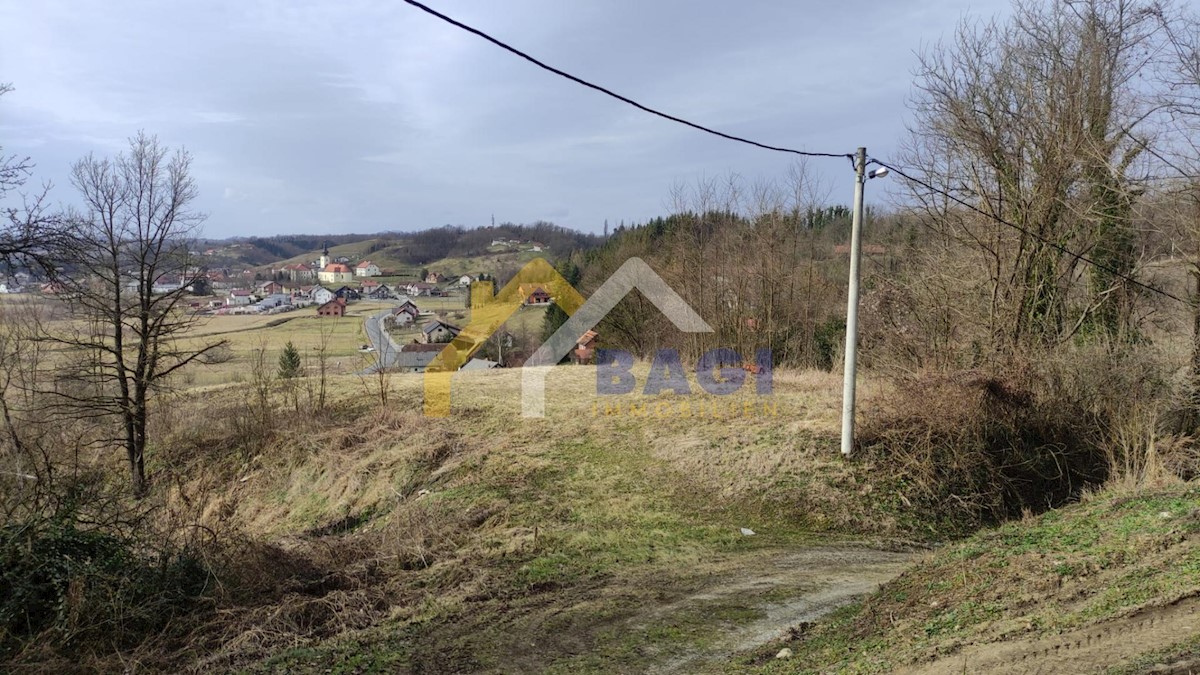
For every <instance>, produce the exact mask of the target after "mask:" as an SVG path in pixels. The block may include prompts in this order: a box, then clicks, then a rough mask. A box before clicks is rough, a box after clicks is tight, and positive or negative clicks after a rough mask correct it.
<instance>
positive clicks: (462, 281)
mask: <svg viewBox="0 0 1200 675" xmlns="http://www.w3.org/2000/svg"><path fill="white" fill-rule="evenodd" d="M458 285H459V286H470V285H471V277H470V275H468V274H464V275H462V276H461V277H459V278H458Z"/></svg>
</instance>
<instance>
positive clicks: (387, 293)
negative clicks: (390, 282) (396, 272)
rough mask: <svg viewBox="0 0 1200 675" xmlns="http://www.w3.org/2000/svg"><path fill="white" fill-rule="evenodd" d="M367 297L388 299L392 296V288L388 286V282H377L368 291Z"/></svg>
mask: <svg viewBox="0 0 1200 675" xmlns="http://www.w3.org/2000/svg"><path fill="white" fill-rule="evenodd" d="M364 290H365V287H364ZM367 297H368V298H370V299H372V300H387V299H388V298H390V297H392V289H390V288H388V286H387V284H376V285H375V286H374V287H373V288H371V290H369V291H367Z"/></svg>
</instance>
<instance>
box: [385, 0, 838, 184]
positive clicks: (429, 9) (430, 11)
mask: <svg viewBox="0 0 1200 675" xmlns="http://www.w3.org/2000/svg"><path fill="white" fill-rule="evenodd" d="M404 2H406V3H408V4H410V5H412V6H413V7H416V8H417V9H419V10H421V11H423V12H425V13H426V14H430V15H432V16H435V17H437V18H439V19H441V20H442V21H445V22H446V23H448V24H450V25H452V26H455V27H458V28H461V29H463V30H465V31H467V32H468V33H472V34H474V35H477V36H479V37H481V38H483V39H484V40H487V41H488V42H490V43H492V44H494V45H496V46H497V47H499V48H501V49H503V50H505V51H507V52H510V53H512V54H515V55H516V56H519V57H521V58H523V59H525V60H526V61H528V62H530V63H532V64H533V65H535V66H537V67H539V68H541V69H542V70H546V71H549V72H551V73H554V74H555V75H558V76H559V77H565V78H566V79H568V80H570V81H572V82H574V83H576V84H581V85H583V86H585V87H587V88H588V89H594V90H596V91H598V92H600V93H602V94H605V95H608V96H611V97H613V98H615V99H617V100H618V101H621V102H622V103H627V104H629V105H631V106H633V107H635V108H637V109H638V110H641V111H642V112H647V113H650V114H651V115H656V116H658V117H661V118H663V119H666V120H670V121H672V122H675V123H677V124H682V125H684V126H688V127H691V128H693V129H697V130H699V131H703V132H704V133H706V134H712V135H713V136H719V137H721V138H724V139H726V140H730V141H736V142H738V143H745V144H746V145H753V146H754V147H756V148H762V149H764V150H773V151H775V152H786V153H790V154H793V155H801V156H803V157H843V158H846V159H849V160H851V161H854V155H853V154H852V153H848V152H807V151H805V150H795V149H793V148H784V147H780V146H776V145H767V144H766V143H759V142H758V141H753V140H750V139H748V138H742V137H741V136H734V135H733V134H727V133H725V132H723V131H717V130H716V129H711V128H709V127H706V126H703V125H700V124H696V123H695V122H689V121H688V120H685V119H683V118H682V117H676V116H674V115H670V114H667V113H665V112H662V111H661V110H655V109H654V108H651V107H649V106H646V105H643V104H641V103H638V102H637V101H635V100H633V99H631V98H629V97H627V96H622V95H620V94H618V93H616V92H614V91H612V90H611V89H607V88H605V87H602V86H600V85H598V84H594V83H592V82H588V81H587V80H585V79H583V78H581V77H576V76H575V75H572V74H570V73H568V72H566V71H563V70H559V69H558V68H555V67H554V66H551V65H549V64H547V63H544V62H542V61H539V60H538V59H536V58H534V57H532V56H530V55H529V54H526V53H525V52H523V51H521V50H519V49H517V48H516V47H513V46H511V45H509V44H507V43H505V42H503V41H501V40H498V39H496V38H494V37H492V36H491V35H488V34H487V33H485V32H483V31H481V30H479V29H478V28H473V27H471V26H468V25H467V24H465V23H463V22H461V21H458V20H456V19H453V18H451V17H449V16H446V15H445V14H442V13H441V12H439V11H437V10H435V9H433V8H432V7H429V6H427V5H423V4H421V3H420V2H417V1H416V0H404Z"/></svg>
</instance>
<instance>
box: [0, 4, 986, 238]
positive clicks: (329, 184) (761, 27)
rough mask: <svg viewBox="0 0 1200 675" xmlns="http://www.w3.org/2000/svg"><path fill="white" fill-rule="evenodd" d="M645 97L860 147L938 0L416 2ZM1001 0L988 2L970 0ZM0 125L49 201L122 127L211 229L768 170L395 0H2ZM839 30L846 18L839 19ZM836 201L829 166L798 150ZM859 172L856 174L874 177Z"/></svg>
mask: <svg viewBox="0 0 1200 675" xmlns="http://www.w3.org/2000/svg"><path fill="white" fill-rule="evenodd" d="M434 4H435V6H437V7H439V8H441V9H443V10H444V11H446V12H447V13H449V14H452V15H456V16H459V17H461V18H462V19H463V20H465V21H467V22H469V23H473V24H476V25H478V26H479V27H480V28H482V29H484V30H487V31H489V32H492V33H493V34H495V35H497V36H498V37H501V38H502V39H505V40H508V41H509V42H511V43H512V44H514V45H516V46H518V47H521V48H524V49H526V50H528V51H529V52H530V53H532V54H534V55H536V56H538V57H540V58H543V59H545V60H546V61H548V62H550V63H553V64H555V65H558V66H560V67H562V68H564V69H566V70H568V71H571V72H575V73H577V74H579V75H580V76H582V77H585V78H588V79H592V80H595V81H597V82H599V83H602V84H605V85H607V86H610V87H612V88H613V89H615V90H617V91H619V92H621V93H625V94H627V95H630V96H633V97H635V98H638V99H639V100H642V101H644V102H646V103H647V104H649V105H653V106H656V107H660V108H662V109H664V110H666V111H669V112H672V113H674V114H678V115H680V116H683V117H687V118H690V119H694V120H695V121H697V122H700V123H703V124H707V125H710V126H714V127H718V128H721V129H723V130H726V131H729V132H730V133H736V134H741V135H745V136H749V137H753V138H756V139H760V140H762V141H764V142H769V143H775V144H784V145H789V146H793V147H799V148H802V149H809V150H822V151H837V152H850V151H852V150H853V149H854V148H855V147H856V146H858V145H861V144H866V145H868V146H869V147H870V149H871V151H872V153H873V154H878V155H881V156H885V155H888V154H890V153H892V152H894V151H895V149H896V147H897V145H898V143H899V141H900V140H901V139H902V138H903V135H904V116H905V99H906V97H907V96H908V92H909V82H910V80H911V72H910V71H911V69H912V67H913V65H914V61H915V60H914V58H913V56H912V52H913V50H915V49H917V48H918V47H919V46H920V45H921V44H922V43H929V42H931V41H934V40H936V39H938V38H939V37H940V36H941V35H943V34H944V33H945V32H946V31H948V30H950V29H951V28H952V27H953V25H954V23H955V22H956V21H957V20H958V18H959V16H960V13H961V12H962V10H961V9H960V6H956V5H955V4H954V3H951V2H949V1H948V0H940V1H939V2H934V3H916V2H899V3H877V4H875V5H869V6H861V7H860V6H853V7H852V6H849V5H839V6H836V7H835V6H833V5H825V4H817V3H774V2H745V3H718V2H685V1H683V0H669V1H664V2H654V3H648V2H640V1H639V2H634V1H633V0H617V1H615V2H585V3H554V2H550V1H549V0H519V1H515V2H505V3H488V2H467V1H465V0H456V1H449V0H446V1H442V2H435V3H434ZM975 9H976V11H977V12H979V13H981V14H991V13H995V12H997V11H1002V10H1003V9H1004V5H1003V4H1002V3H1000V2H998V1H991V2H987V3H983V4H981V5H979V6H978V7H976V8H975ZM0 22H3V23H4V25H6V26H20V29H19V30H14V31H11V32H10V33H9V34H8V35H7V36H6V43H5V53H4V60H3V61H2V62H0V80H3V81H11V82H12V83H13V84H14V85H15V86H16V91H15V92H13V93H12V94H9V95H8V96H5V97H4V98H3V99H0V112H2V117H0V119H2V120H3V126H0V134H3V136H0V144H3V145H4V146H6V147H7V148H9V149H10V150H12V151H20V152H23V153H28V154H31V155H33V156H34V158H35V159H36V160H37V162H38V165H39V178H43V179H50V180H53V181H54V182H55V183H56V184H58V186H59V187H58V189H57V193H56V197H57V198H58V199H59V200H60V201H70V200H71V199H73V198H74V196H73V195H72V194H71V193H70V190H69V189H68V187H67V185H66V180H65V177H66V175H67V172H68V169H69V166H70V163H71V162H72V161H74V160H75V159H77V158H79V157H80V156H82V155H85V154H87V153H88V152H97V153H111V152H114V151H115V150H117V149H119V148H120V146H121V144H122V142H123V139H124V138H126V137H128V136H130V135H132V134H133V133H135V132H136V131H137V130H138V129H146V130H147V131H149V132H151V133H156V134H158V135H159V136H160V138H161V139H162V140H163V141H164V142H167V143H170V144H174V145H185V146H187V147H188V149H189V150H191V151H192V153H193V154H194V155H195V158H196V164H195V166H196V175H197V179H198V181H199V184H200V189H201V194H202V197H201V202H202V203H201V204H200V205H199V206H200V208H201V209H202V210H204V211H206V212H208V213H209V214H210V218H209V221H208V224H207V232H208V234H210V235H213V236H228V235H234V234H244V233H261V234H273V233H281V232H294V231H339V230H340V231H367V230H382V229H415V228H421V227H430V226H437V225H441V224H445V223H462V224H468V225H475V224H483V223H485V222H487V221H488V219H489V218H490V216H491V215H492V214H493V213H494V214H495V215H496V217H497V219H500V220H511V221H517V222H520V221H532V220H535V219H539V218H546V219H551V220H555V221H556V222H559V223H560V224H563V225H567V226H571V227H577V228H582V229H589V230H598V229H599V228H600V227H602V224H603V222H604V220H605V219H608V220H609V221H610V222H616V221H618V220H620V219H622V218H623V219H625V220H627V221H628V220H631V219H642V218H647V217H651V216H653V215H656V214H659V213H662V212H663V211H664V209H665V205H666V203H667V202H668V201H669V192H670V188H671V186H672V184H673V183H675V182H678V181H684V182H687V181H694V180H695V179H696V178H697V177H699V176H713V175H719V174H722V173H724V172H730V171H732V172H736V173H739V174H741V175H745V176H770V175H782V174H783V172H784V171H785V170H786V167H787V165H788V163H789V162H791V161H792V159H793V158H791V157H788V156H784V155H776V154H773V153H769V152H764V151H761V150H756V149H753V148H748V147H744V146H739V145H737V144H733V143H729V142H727V141H722V140H720V139H715V138H712V137H708V136H705V135H703V134H700V133H698V132H695V131H693V130H690V129H686V128H683V127H680V126H678V125H673V124H671V123H668V122H666V121H663V120H659V119H655V118H652V117H649V116H646V115H644V114H642V113H639V112H638V111H636V110H633V109H631V108H629V107H627V106H624V105H622V104H620V103H618V102H616V101H613V100H611V99H608V98H606V97H603V96H600V95H599V94H597V93H595V92H591V91H588V90H585V89H583V88H581V87H578V86H577V85H574V84H572V83H569V82H567V81H565V80H562V79H560V78H556V77H554V76H552V75H550V74H548V73H545V72H543V71H540V70H538V69H536V68H534V67H532V66H531V65H530V64H528V63H525V62H523V61H521V60H519V59H517V58H515V57H513V56H511V55H508V54H506V53H504V52H502V51H500V50H499V49H497V48H495V47H494V46H492V45H489V44H487V43H485V42H483V41H481V40H479V39H478V38H475V37H473V36H470V35H467V34H465V33H462V32H461V31H457V30H456V29H454V28H452V27H450V26H447V25H445V24H442V23H440V22H438V21H436V20H435V19H433V18H431V17H428V16H426V15H424V14H422V13H420V12H417V11H416V10H413V9H411V8H409V7H408V6H406V5H404V4H403V3H400V2H395V1H394V0H392V1H387V2H384V1H374V0H357V1H354V2H349V3H320V2H299V3H293V2H284V1H283V0H274V1H259V2H253V1H251V2H246V3H242V2H233V1H232V0H231V1H229V2H224V3H195V2H185V3H171V4H160V3H151V2H128V1H125V2H122V1H118V2H114V3H109V4H105V5H96V6H91V7H89V6H86V5H80V4H78V3H69V2H65V1H58V2H55V1H50V2H38V3H31V2H22V1H20V0H0ZM856 31H857V32H856ZM812 166H813V167H814V168H816V169H818V170H819V171H820V172H821V173H822V175H823V176H824V177H825V178H826V180H827V182H828V183H829V185H830V188H831V190H832V197H831V198H832V199H834V200H837V201H843V202H844V201H848V200H849V198H850V194H849V192H850V189H851V180H850V175H849V165H848V163H846V162H843V161H841V160H825V161H821V162H814V163H813V164H812ZM873 188H874V186H873Z"/></svg>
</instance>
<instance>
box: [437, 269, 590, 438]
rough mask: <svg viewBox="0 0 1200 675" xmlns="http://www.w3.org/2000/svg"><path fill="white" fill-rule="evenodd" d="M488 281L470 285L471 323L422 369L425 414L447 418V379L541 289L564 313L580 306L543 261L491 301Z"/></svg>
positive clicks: (574, 292) (568, 286)
mask: <svg viewBox="0 0 1200 675" xmlns="http://www.w3.org/2000/svg"><path fill="white" fill-rule="evenodd" d="M492 288H493V286H492V282H491V281H474V282H472V283H471V321H470V323H468V324H467V325H466V327H465V328H463V330H462V332H461V333H459V334H458V336H457V337H455V338H454V340H453V341H452V342H451V343H450V344H448V345H446V348H445V349H443V350H442V351H440V352H438V355H437V356H436V357H434V359H433V361H431V362H430V363H429V366H428V367H426V368H425V414H426V415H428V416H430V417H446V416H448V415H449V414H450V377H451V376H452V375H453V374H454V371H456V370H458V369H459V368H461V367H462V366H463V364H465V363H466V362H467V361H469V360H470V359H471V355H472V354H474V353H475V352H476V351H478V350H479V348H480V347H482V346H483V343H484V342H486V341H487V339H488V338H490V337H491V336H492V334H493V333H495V332H496V331H497V330H499V328H500V326H501V325H502V324H503V323H504V322H505V321H507V320H508V318H509V317H510V316H512V315H513V313H514V312H516V311H517V310H518V309H520V308H521V305H522V304H524V303H525V301H526V300H527V299H528V294H529V293H532V292H533V291H534V290H536V289H538V288H541V289H543V290H545V291H546V292H547V293H549V294H550V297H551V298H553V300H554V304H556V305H558V307H559V308H560V309H562V310H563V311H564V312H566V313H567V315H568V316H570V315H572V314H574V313H575V310H577V309H579V308H580V306H582V305H583V296H582V295H580V294H579V291H577V290H575V287H574V286H572V285H571V284H570V283H568V282H567V280H566V279H564V278H563V276H562V275H561V274H559V273H558V270H555V269H554V267H553V266H552V265H551V264H550V263H548V262H546V260H545V259H544V258H534V259H533V260H531V261H529V263H528V264H526V265H525V267H523V268H521V271H520V272H518V273H517V275H516V276H515V277H513V278H512V280H511V281H509V282H508V283H507V284H505V286H504V288H502V289H500V292H499V293H497V294H496V295H495V297H492V296H491V294H492Z"/></svg>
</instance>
